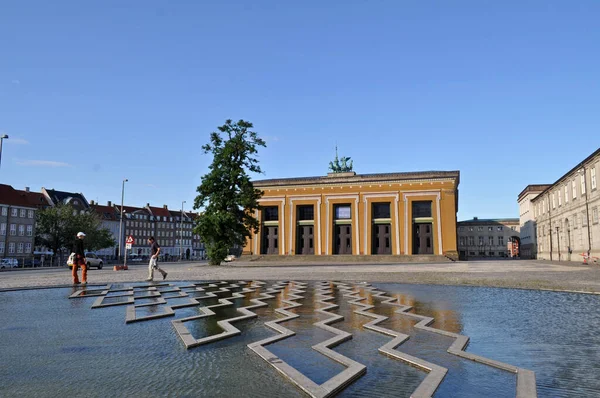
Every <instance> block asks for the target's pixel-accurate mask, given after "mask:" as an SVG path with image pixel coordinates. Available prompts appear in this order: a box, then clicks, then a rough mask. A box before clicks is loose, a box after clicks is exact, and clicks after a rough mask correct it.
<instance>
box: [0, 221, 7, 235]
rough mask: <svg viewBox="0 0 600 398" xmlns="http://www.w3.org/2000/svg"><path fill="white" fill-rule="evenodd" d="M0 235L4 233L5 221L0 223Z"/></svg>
mask: <svg viewBox="0 0 600 398" xmlns="http://www.w3.org/2000/svg"><path fill="white" fill-rule="evenodd" d="M0 235H2V236H4V235H6V223H2V224H0Z"/></svg>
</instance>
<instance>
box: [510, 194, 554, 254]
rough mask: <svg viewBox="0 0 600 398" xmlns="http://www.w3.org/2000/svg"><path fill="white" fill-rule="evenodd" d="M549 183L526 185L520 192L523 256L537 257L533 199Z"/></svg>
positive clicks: (518, 199) (521, 249)
mask: <svg viewBox="0 0 600 398" xmlns="http://www.w3.org/2000/svg"><path fill="white" fill-rule="evenodd" d="M548 187H550V185H549V184H545V185H542V184H533V185H528V186H527V187H525V189H524V190H523V191H521V193H520V194H519V197H518V198H517V202H518V203H519V223H520V226H521V230H520V234H521V248H520V251H521V258H525V259H533V258H537V229H536V224H535V217H534V215H533V204H532V203H531V201H532V200H533V199H535V198H536V197H537V196H538V195H539V194H540V193H542V192H544V190H546V188H548Z"/></svg>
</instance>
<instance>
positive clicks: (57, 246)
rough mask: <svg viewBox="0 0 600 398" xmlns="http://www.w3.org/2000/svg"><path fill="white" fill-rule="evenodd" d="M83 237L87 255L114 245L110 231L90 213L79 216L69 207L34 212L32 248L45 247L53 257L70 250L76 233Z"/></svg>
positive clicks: (62, 206) (78, 213)
mask: <svg viewBox="0 0 600 398" xmlns="http://www.w3.org/2000/svg"><path fill="white" fill-rule="evenodd" d="M79 231H82V232H84V233H85V234H86V237H85V245H84V246H85V248H86V250H89V251H94V250H99V249H104V248H106V247H111V246H114V245H115V244H116V241H115V240H114V238H113V237H112V235H111V233H110V231H109V230H108V229H106V228H102V222H101V221H100V219H99V218H98V216H97V215H96V214H94V213H87V212H86V213H83V214H82V213H80V212H77V211H75V209H74V208H73V207H72V206H70V205H58V206H56V207H48V208H46V209H43V210H40V211H38V212H37V219H36V236H35V244H36V245H41V246H46V247H48V248H50V249H52V251H54V253H60V252H61V251H62V249H68V250H71V247H72V246H73V243H74V241H75V236H76V235H77V232H79Z"/></svg>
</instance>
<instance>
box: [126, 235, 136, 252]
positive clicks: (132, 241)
mask: <svg viewBox="0 0 600 398" xmlns="http://www.w3.org/2000/svg"><path fill="white" fill-rule="evenodd" d="M125 243H127V244H128V245H133V244H134V243H135V239H133V236H131V235H129V236H128V237H127V239H126V240H125ZM128 249H131V247H128Z"/></svg>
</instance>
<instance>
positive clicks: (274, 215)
mask: <svg viewBox="0 0 600 398" xmlns="http://www.w3.org/2000/svg"><path fill="white" fill-rule="evenodd" d="M263 218H264V221H279V207H277V206H268V207H264V208H263Z"/></svg>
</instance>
